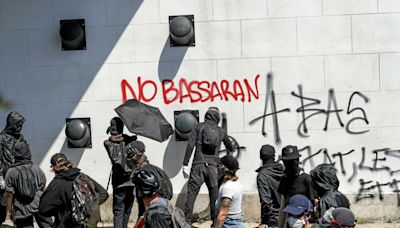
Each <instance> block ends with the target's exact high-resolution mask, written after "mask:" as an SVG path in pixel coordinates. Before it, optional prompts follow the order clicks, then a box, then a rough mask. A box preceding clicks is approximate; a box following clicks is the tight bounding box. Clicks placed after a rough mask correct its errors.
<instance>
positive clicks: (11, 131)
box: [0, 112, 25, 176]
mask: <svg viewBox="0 0 400 228" xmlns="http://www.w3.org/2000/svg"><path fill="white" fill-rule="evenodd" d="M24 121H25V118H24V117H23V116H22V115H21V114H19V113H18V112H10V113H9V114H8V116H7V124H6V127H5V128H4V130H3V131H2V132H1V133H0V175H3V176H4V175H5V174H6V172H7V169H8V168H9V167H10V166H11V165H12V164H14V145H15V143H16V142H18V141H24V140H25V139H24V137H23V135H22V134H21V129H22V124H23V123H24Z"/></svg>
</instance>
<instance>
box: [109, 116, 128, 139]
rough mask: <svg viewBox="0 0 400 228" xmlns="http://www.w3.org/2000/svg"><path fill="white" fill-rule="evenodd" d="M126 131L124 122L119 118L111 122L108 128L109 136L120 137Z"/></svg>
mask: <svg viewBox="0 0 400 228" xmlns="http://www.w3.org/2000/svg"><path fill="white" fill-rule="evenodd" d="M123 131H124V122H122V120H121V118H119V117H118V116H116V117H114V118H112V119H111V121H110V126H109V127H108V128H107V131H106V132H107V134H108V133H110V134H111V135H119V134H122V132H123Z"/></svg>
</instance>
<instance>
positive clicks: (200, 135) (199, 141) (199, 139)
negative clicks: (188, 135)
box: [197, 124, 208, 166]
mask: <svg viewBox="0 0 400 228" xmlns="http://www.w3.org/2000/svg"><path fill="white" fill-rule="evenodd" d="M205 127H206V124H204V125H203V126H201V128H200V130H199V132H198V133H197V146H200V155H201V160H202V161H203V163H204V164H205V165H206V166H208V163H207V162H206V161H205V160H204V156H203V129H204V128H205Z"/></svg>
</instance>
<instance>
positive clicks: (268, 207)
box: [256, 162, 285, 226]
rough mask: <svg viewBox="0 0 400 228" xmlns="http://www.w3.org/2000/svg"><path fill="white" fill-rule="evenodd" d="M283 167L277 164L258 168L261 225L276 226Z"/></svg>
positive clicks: (268, 164)
mask: <svg viewBox="0 0 400 228" xmlns="http://www.w3.org/2000/svg"><path fill="white" fill-rule="evenodd" d="M284 169H285V167H284V166H283V165H282V164H281V163H278V162H273V163H267V164H264V165H263V166H262V167H260V168H258V169H257V170H256V172H258V174H257V189H258V195H259V197H260V204H261V224H266V225H268V226H278V218H279V207H280V194H279V192H278V186H279V182H280V181H281V178H282V176H283V175H284V174H283V171H284Z"/></svg>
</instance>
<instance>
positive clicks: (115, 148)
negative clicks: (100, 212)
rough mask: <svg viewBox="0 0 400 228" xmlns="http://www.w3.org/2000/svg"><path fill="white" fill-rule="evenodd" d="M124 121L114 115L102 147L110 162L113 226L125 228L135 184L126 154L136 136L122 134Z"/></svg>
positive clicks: (130, 162)
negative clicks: (107, 136) (108, 135)
mask: <svg viewBox="0 0 400 228" xmlns="http://www.w3.org/2000/svg"><path fill="white" fill-rule="evenodd" d="M123 129H124V123H123V122H122V120H121V119H120V118H119V117H114V118H112V119H111V121H110V126H109V127H108V128H107V134H108V133H110V134H111V136H110V137H109V138H108V139H107V140H105V141H104V147H105V149H106V151H107V154H108V157H109V158H110V161H111V164H112V170H111V184H112V186H113V214H114V219H113V220H114V227H115V228H126V227H127V225H128V221H129V216H130V214H131V210H132V206H133V201H134V199H135V198H134V194H133V192H134V190H135V186H134V184H133V183H132V181H131V175H132V171H133V170H132V169H134V168H135V167H133V164H132V159H130V157H129V156H128V147H127V146H128V144H129V143H131V142H134V141H135V140H136V136H128V135H126V134H123ZM107 187H108V186H107Z"/></svg>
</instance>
